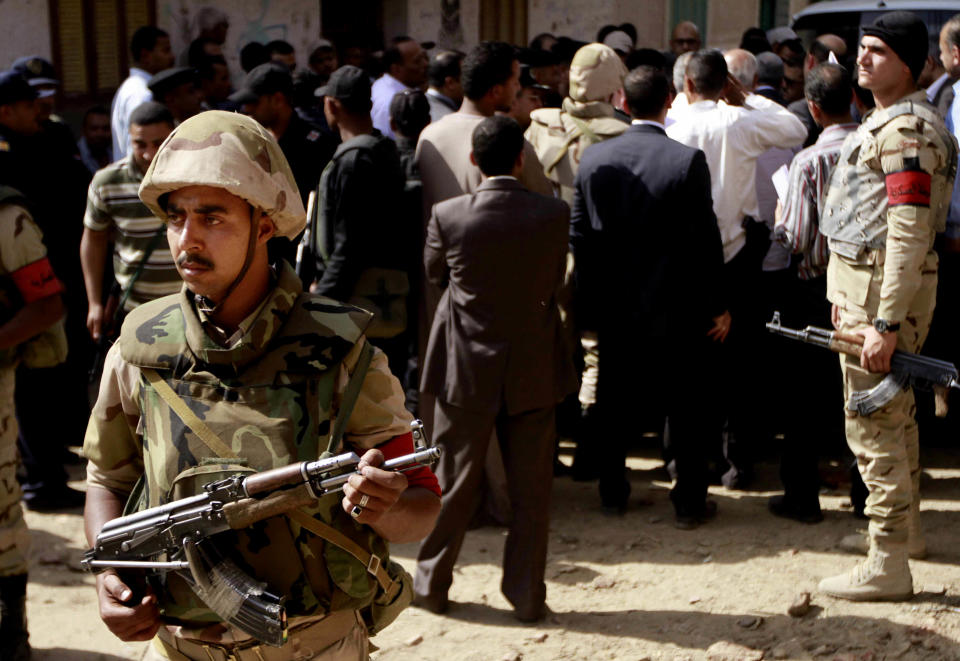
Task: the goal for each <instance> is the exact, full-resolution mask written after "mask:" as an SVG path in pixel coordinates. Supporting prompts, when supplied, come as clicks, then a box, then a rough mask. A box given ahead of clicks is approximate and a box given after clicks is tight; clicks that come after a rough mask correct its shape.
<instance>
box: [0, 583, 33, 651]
mask: <svg viewBox="0 0 960 661" xmlns="http://www.w3.org/2000/svg"><path fill="white" fill-rule="evenodd" d="M28 635H29V634H27V575H26V574H17V575H15V576H3V577H0V659H2V660H3V661H28V659H29V658H30V643H29V642H28V640H27V636H28Z"/></svg>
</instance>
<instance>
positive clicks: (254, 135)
mask: <svg viewBox="0 0 960 661" xmlns="http://www.w3.org/2000/svg"><path fill="white" fill-rule="evenodd" d="M187 186H214V187H216V188H222V189H224V190H226V191H227V192H228V193H232V194H233V195H236V196H237V197H240V198H243V199H244V200H246V201H247V202H248V203H250V204H251V205H252V206H254V207H255V208H258V209H262V210H263V211H264V212H265V213H266V214H267V215H268V216H270V218H272V219H273V222H274V224H275V225H276V226H277V235H278V236H285V237H287V238H290V239H292V238H294V237H295V236H297V234H299V233H300V232H301V231H302V230H303V228H304V226H305V224H306V211H304V209H303V202H302V201H301V199H300V193H299V191H298V189H297V184H296V181H295V180H294V178H293V172H291V170H290V165H289V164H288V163H287V159H286V158H285V157H284V155H283V152H282V151H281V150H280V145H278V144H277V141H276V140H275V139H274V137H273V136H272V135H271V134H270V132H269V131H267V130H266V129H265V128H263V126H261V125H260V124H259V123H257V121H256V120H254V119H253V118H251V117H247V116H246V115H241V114H238V113H231V112H224V111H222V110H208V111H207V112H202V113H200V114H199V115H195V116H194V117H191V118H190V119H188V120H187V121H185V122H184V123H182V124H180V126H178V127H177V128H175V129H174V130H173V133H171V134H170V135H169V136H168V137H167V139H166V140H164V142H163V144H162V145H161V146H160V149H159V151H157V155H156V156H155V157H154V158H153V162H152V163H151V164H150V168H149V169H148V170H147V173H146V174H145V175H144V177H143V183H141V184H140V199H141V200H143V203H144V204H146V205H147V206H148V207H149V208H150V210H151V211H152V212H153V213H154V214H155V215H156V216H157V218H166V213H165V212H164V210H163V208H162V207H161V205H160V202H159V200H160V197H161V196H162V195H164V194H166V193H170V192H172V191H175V190H178V189H180V188H185V187H187Z"/></svg>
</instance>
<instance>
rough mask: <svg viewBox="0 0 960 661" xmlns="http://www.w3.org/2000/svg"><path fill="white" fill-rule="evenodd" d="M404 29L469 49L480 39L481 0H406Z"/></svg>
mask: <svg viewBox="0 0 960 661" xmlns="http://www.w3.org/2000/svg"><path fill="white" fill-rule="evenodd" d="M406 30H407V34H408V35H409V36H411V37H413V38H414V39H418V40H420V41H435V42H437V45H438V46H440V47H442V48H456V49H459V50H468V49H469V48H470V47H472V46H473V45H475V44H476V43H477V42H478V41H479V40H480V0H407V25H406ZM384 36H385V37H386V38H387V39H389V38H390V37H391V36H393V35H391V34H389V33H388V34H386V35H384Z"/></svg>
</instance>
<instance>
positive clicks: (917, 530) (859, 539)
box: [838, 498, 927, 560]
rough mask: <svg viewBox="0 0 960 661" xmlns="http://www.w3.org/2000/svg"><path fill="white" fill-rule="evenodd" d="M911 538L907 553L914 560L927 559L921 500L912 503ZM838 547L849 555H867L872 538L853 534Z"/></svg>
mask: <svg viewBox="0 0 960 661" xmlns="http://www.w3.org/2000/svg"><path fill="white" fill-rule="evenodd" d="M908 521H909V530H910V536H909V537H908V539H909V541H908V542H907V551H908V553H909V554H910V557H911V558H913V559H914V560H923V559H924V558H926V557H927V543H926V541H925V540H924V538H923V526H922V525H921V524H920V499H919V498H916V499H914V500H913V501H911V503H910V514H909V519H908ZM838 546H839V547H840V548H841V549H843V550H844V551H846V552H848V553H858V554H860V555H866V554H867V553H868V552H869V551H870V537H869V536H868V535H867V534H866V533H865V532H863V533H853V534H852V535H846V536H845V537H844V538H843V539H841V540H840V544H838Z"/></svg>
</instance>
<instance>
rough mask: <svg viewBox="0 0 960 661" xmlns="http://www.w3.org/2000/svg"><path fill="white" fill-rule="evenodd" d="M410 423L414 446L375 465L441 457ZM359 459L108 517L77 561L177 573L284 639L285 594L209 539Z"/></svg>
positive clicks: (276, 640)
mask: <svg viewBox="0 0 960 661" xmlns="http://www.w3.org/2000/svg"><path fill="white" fill-rule="evenodd" d="M411 427H412V430H413V437H414V441H415V451H414V452H412V453H410V454H407V455H404V456H402V457H396V458H395V459H389V460H387V461H385V462H384V463H383V465H381V466H379V468H380V469H382V470H386V471H400V472H404V471H408V470H411V469H413V468H416V467H418V466H426V465H428V464H432V463H434V462H435V461H437V459H439V458H440V448H437V447H427V445H426V443H425V441H424V434H423V425H422V424H421V423H420V421H419V420H416V421H414V422H413V423H412V424H411ZM359 462H360V457H359V456H358V455H357V454H356V453H355V452H347V453H344V454H340V455H337V456H334V457H329V458H327V459H319V460H317V461H304V462H301V463H297V464H290V465H289V466H283V467H281V468H274V469H272V470H268V471H263V472H260V473H252V474H251V473H247V474H238V475H233V476H231V477H228V478H226V479H223V480H219V481H217V482H211V483H210V484H206V485H204V487H203V493H202V494H199V495H196V496H190V497H188V498H181V499H180V500H175V501H172V502H169V503H167V504H166V505H160V506H158V507H151V508H150V509H146V510H143V511H141V512H136V513H135V514H129V515H127V516H123V517H120V518H117V519H113V520H111V521H108V522H107V523H106V524H104V526H103V528H102V529H101V530H100V533H99V534H98V535H97V541H96V545H95V546H94V547H93V548H92V549H90V550H89V551H87V552H86V554H85V555H84V558H83V560H82V561H81V563H80V564H81V566H82V567H83V568H84V569H85V570H86V571H89V572H94V573H96V572H100V571H103V570H104V569H111V568H112V569H118V570H131V569H136V570H150V571H153V572H164V571H176V572H177V573H178V574H179V575H180V576H182V577H183V578H184V579H185V580H186V581H187V583H188V584H189V585H190V587H191V588H192V589H193V591H194V592H195V593H196V594H197V596H198V597H200V599H202V600H203V602H204V603H205V604H206V605H207V606H208V607H209V608H210V609H211V610H212V611H214V612H215V613H217V614H218V615H219V616H220V617H222V618H223V619H224V621H226V622H229V623H230V624H232V625H234V626H236V627H237V628H238V629H240V630H242V631H244V632H246V633H247V634H249V635H251V636H253V637H254V638H256V639H257V640H259V641H261V642H263V643H266V644H268V645H275V646H280V645H283V643H284V641H286V638H287V624H286V621H287V618H286V612H285V610H284V607H283V598H282V597H280V596H277V595H275V594H272V593H271V592H269V591H268V589H267V586H266V584H264V583H259V582H257V581H255V580H254V579H253V578H251V577H250V576H248V575H246V574H245V573H244V572H243V571H242V570H241V569H240V568H239V567H238V566H237V565H236V564H235V563H234V562H233V561H232V560H230V559H229V558H228V557H226V556H224V555H223V554H221V553H220V551H219V550H218V549H217V547H216V544H215V542H214V540H213V539H211V538H212V537H213V536H214V535H216V534H217V533H221V532H225V531H227V530H241V529H243V528H247V527H249V526H251V525H253V524H254V523H256V522H257V521H262V520H263V519H267V518H269V517H271V516H277V515H280V514H284V513H286V512H290V511H292V510H294V509H295V508H299V507H304V506H309V505H313V504H315V503H316V500H317V499H319V498H320V497H321V496H325V495H327V494H331V493H335V492H337V491H340V490H341V489H343V485H344V484H345V483H346V482H347V480H349V479H350V476H351V475H355V474H357V472H356V471H352V472H344V473H340V474H335V473H336V471H338V470H341V469H344V468H349V467H352V466H356V465H357V464H358V463H359ZM161 557H165V558H166V559H164V560H161V559H160V558H161Z"/></svg>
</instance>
